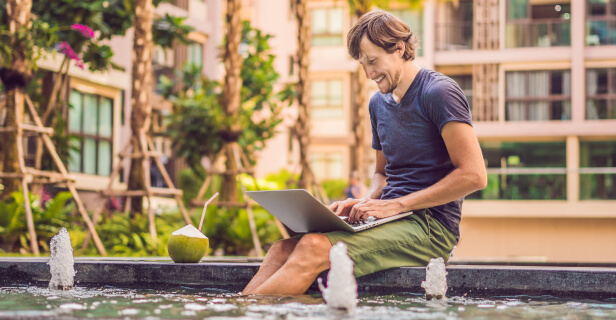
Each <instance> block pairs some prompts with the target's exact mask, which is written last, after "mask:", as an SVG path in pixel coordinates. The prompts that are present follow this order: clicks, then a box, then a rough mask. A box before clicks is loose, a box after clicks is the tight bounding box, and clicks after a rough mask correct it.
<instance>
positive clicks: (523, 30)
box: [505, 19, 571, 48]
mask: <svg viewBox="0 0 616 320" xmlns="http://www.w3.org/2000/svg"><path fill="white" fill-rule="evenodd" d="M505 30H506V31H505V32H506V36H505V38H506V42H505V43H506V47H507V48H522V47H558V46H570V45H571V22H570V21H569V20H562V19H542V20H538V21H535V20H533V21H530V22H529V21H527V20H522V21H510V22H508V23H507V26H506V29H505Z"/></svg>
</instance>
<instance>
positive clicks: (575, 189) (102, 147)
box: [42, 0, 616, 262]
mask: <svg viewBox="0 0 616 320" xmlns="http://www.w3.org/2000/svg"><path fill="white" fill-rule="evenodd" d="M292 3H293V1H289V0H267V1H260V0H245V1H244V11H243V12H242V15H243V18H245V19H250V20H251V21H252V24H253V26H254V27H256V28H260V29H262V30H263V31H264V32H266V33H269V34H272V35H274V38H272V39H271V40H270V43H271V45H272V47H273V54H274V55H276V57H277V58H276V61H275V67H276V69H277V70H278V72H279V73H280V74H281V78H280V83H281V85H282V84H285V83H292V82H295V81H297V66H296V64H295V54H296V50H297V26H296V22H295V16H294V12H293V8H292ZM309 7H310V15H311V30H312V34H311V36H312V40H311V41H312V48H311V53H310V60H311V63H310V77H311V81H312V88H311V91H310V94H311V100H312V110H311V121H312V131H311V132H312V133H311V141H312V144H311V147H310V156H311V159H310V160H311V163H312V166H313V170H314V172H315V174H316V177H317V179H319V180H321V181H323V180H328V179H347V178H348V177H349V174H350V163H351V161H352V146H353V144H354V137H353V129H354V128H353V127H352V126H353V125H352V123H353V121H352V120H353V119H352V118H351V110H352V107H353V103H355V102H354V101H355V100H354V99H353V92H354V87H355V86H356V85H357V80H356V78H357V74H356V72H357V70H358V69H357V68H358V64H357V62H355V61H353V59H351V58H350V57H349V55H348V54H347V49H346V34H347V32H348V30H349V28H350V27H351V26H352V24H353V23H354V21H355V20H356V18H355V17H353V16H352V15H351V11H350V10H349V7H348V2H347V1H339V0H310V1H309ZM224 10H225V5H224V1H222V0H175V1H173V2H172V3H162V4H161V5H160V6H159V8H158V9H157V11H156V12H157V14H158V15H164V13H167V12H168V13H170V14H173V15H176V16H184V17H187V23H188V24H190V25H192V26H193V27H195V31H194V32H193V33H192V34H191V36H190V38H191V40H192V41H193V42H192V43H191V44H189V45H177V46H175V48H174V49H173V50H167V51H166V52H165V51H163V50H162V49H157V50H156V52H155V54H154V57H153V58H154V72H155V78H157V77H158V76H159V75H162V74H170V73H172V72H174V70H175V69H179V68H181V66H182V65H184V63H186V62H187V61H190V62H192V63H194V64H197V65H201V66H202V70H203V73H204V74H205V75H207V76H208V77H209V78H212V79H220V78H221V76H222V73H223V72H224V70H223V68H222V67H221V64H220V61H219V59H218V50H219V48H220V44H221V42H222V39H223V36H224V32H223V31H224V21H223V13H224ZM390 11H391V12H392V13H393V14H394V15H397V16H398V17H400V18H401V19H402V20H403V21H405V22H406V23H407V24H409V26H410V27H411V29H412V30H413V31H414V32H415V33H416V34H417V36H418V37H419V39H420V45H421V48H420V50H419V52H418V56H417V59H416V62H417V63H418V64H419V65H420V66H422V67H424V68H428V69H433V70H436V71H438V72H441V73H443V74H445V75H448V76H450V77H452V78H453V79H454V80H455V81H456V82H457V83H458V84H459V85H460V86H461V87H462V89H463V90H464V92H465V94H466V96H467V98H468V100H469V103H470V104H471V109H472V113H473V119H474V129H475V132H476V133H477V136H478V139H479V142H480V144H481V147H482V151H483V153H484V158H485V161H486V166H487V168H488V187H487V188H486V189H485V190H482V191H479V192H476V193H474V194H472V195H469V196H468V197H467V200H466V201H465V203H464V207H463V217H464V218H463V221H462V225H461V231H462V238H461V240H460V243H459V246H458V248H457V251H456V256H457V257H458V259H487V258H493V259H495V260H532V261H546V260H547V261H586V262H616V247H614V246H613V245H612V243H616V232H615V231H616V209H614V207H615V205H616V1H615V0H575V1H574V0H475V1H465V0H459V1H454V2H447V1H437V0H427V1H425V2H424V3H423V5H422V6H421V7H417V8H408V7H406V6H405V5H404V1H399V2H395V1H391V2H390ZM111 45H112V47H113V49H114V52H115V56H114V62H115V63H117V64H118V65H120V66H122V67H124V68H125V70H126V71H123V72H122V71H112V72H108V73H102V74H90V73H88V72H85V71H82V70H79V69H76V68H71V76H72V78H71V82H70V86H71V91H70V93H69V94H70V95H69V97H70V101H71V103H72V104H73V105H75V106H78V107H77V108H73V109H71V111H68V110H67V119H68V120H69V121H68V130H69V131H70V133H73V134H78V135H81V136H82V137H83V139H82V140H81V141H82V142H81V144H80V145H79V146H76V147H78V148H77V149H76V150H79V151H73V155H72V157H71V159H72V160H71V163H70V164H69V169H70V171H71V173H72V174H74V175H75V176H76V177H77V183H78V187H79V188H80V189H81V190H83V191H98V190H100V189H101V188H102V187H103V186H106V185H107V183H108V179H109V173H110V171H111V166H112V165H113V164H114V163H116V162H117V157H116V156H115V155H117V153H118V152H120V151H121V148H122V147H123V146H124V145H125V144H126V142H127V140H128V138H129V137H130V127H129V125H128V123H127V120H126V119H128V118H129V115H130V96H131V94H130V90H131V89H130V87H131V77H130V70H131V54H132V36H131V33H130V32H129V33H128V34H127V35H126V36H125V37H117V38H115V39H113V40H112V41H111ZM42 64H43V65H42V67H43V68H48V69H50V70H56V69H57V66H58V65H59V61H55V60H53V59H51V58H50V59H49V60H47V61H45V62H43V63H42ZM153 91H154V92H155V91H156V86H155V87H154V88H153ZM368 91H369V93H370V95H371V94H372V93H374V92H376V86H374V84H372V83H370V84H369V90H368ZM366 101H368V100H366ZM363 107H364V108H366V109H367V105H366V106H363ZM170 108H171V106H170V105H169V104H168V103H166V102H165V101H163V100H162V99H160V98H154V99H153V109H154V110H153V121H152V131H153V134H154V136H155V141H156V146H157V148H158V149H159V150H158V151H160V152H162V153H163V154H165V155H166V157H167V159H166V160H167V167H168V170H169V171H170V172H171V173H172V176H177V173H178V172H179V170H181V169H182V168H183V165H182V161H181V160H178V159H176V158H175V157H174V154H173V152H172V148H171V145H172V141H170V140H169V139H168V138H166V137H165V136H164V134H163V133H164V116H165V115H166V114H168V113H169V112H170ZM88 113H89V114H90V116H88ZM366 114H367V112H366ZM295 118H296V111H295V110H294V108H288V109H286V110H285V121H284V123H283V124H282V125H281V126H280V129H279V133H278V134H277V135H276V136H275V137H274V138H272V139H271V140H269V141H268V143H267V147H266V149H265V150H263V151H262V152H260V153H259V160H258V163H257V167H256V173H257V176H259V177H263V176H265V175H267V174H269V173H274V172H278V171H280V170H281V169H288V170H290V171H294V172H298V170H299V166H298V157H299V152H298V150H297V149H298V148H297V145H296V142H294V141H293V139H291V138H290V132H291V130H292V127H293V125H294V122H295ZM364 128H365V130H366V131H365V132H366V134H365V136H366V139H365V140H366V141H364V144H365V147H366V148H365V149H366V154H365V157H364V158H365V159H366V160H365V163H363V166H362V167H363V168H364V170H366V173H369V175H368V176H370V174H371V172H372V170H373V168H374V156H375V152H374V150H372V149H371V148H370V140H371V131H370V128H369V121H368V119H365V121H364ZM125 166H128V162H126V164H125ZM152 175H153V177H154V176H155V175H156V173H152ZM152 181H153V184H155V183H162V179H161V180H158V179H155V178H153V179H152ZM114 183H115V185H116V186H117V187H123V184H122V183H123V180H122V179H119V180H118V181H116V182H114ZM160 186H162V187H164V184H163V185H160ZM92 194H94V193H92ZM93 199H94V198H93Z"/></svg>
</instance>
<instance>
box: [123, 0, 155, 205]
mask: <svg viewBox="0 0 616 320" xmlns="http://www.w3.org/2000/svg"><path fill="white" fill-rule="evenodd" d="M133 6H134V10H135V18H134V23H133V26H134V38H133V71H132V76H133V85H132V97H131V105H132V111H131V115H130V126H131V132H132V137H131V139H133V148H134V151H133V153H139V154H141V157H140V158H132V160H131V165H130V168H131V169H130V173H129V176H128V188H127V189H128V190H147V186H149V183H146V179H149V176H147V175H146V171H145V169H147V168H148V167H149V157H147V156H146V154H145V151H146V150H147V136H146V134H147V132H148V130H149V128H150V121H151V115H152V106H151V105H150V91H151V88H152V49H153V47H154V42H153V40H152V20H153V17H154V5H153V4H152V0H134V2H133ZM147 172H149V170H147ZM142 205H143V197H133V198H132V199H131V211H132V212H142V210H143V207H142Z"/></svg>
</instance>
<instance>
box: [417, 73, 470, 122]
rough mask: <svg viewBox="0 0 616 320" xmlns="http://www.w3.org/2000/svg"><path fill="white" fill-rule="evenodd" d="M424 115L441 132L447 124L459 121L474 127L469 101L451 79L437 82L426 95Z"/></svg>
mask: <svg viewBox="0 0 616 320" xmlns="http://www.w3.org/2000/svg"><path fill="white" fill-rule="evenodd" d="M422 105H423V108H424V110H423V111H424V114H425V115H426V116H427V117H428V119H430V121H431V122H432V123H433V124H434V125H435V126H436V127H437V128H438V131H439V132H441V131H442V130H443V127H444V126H445V124H447V123H448V122H451V121H458V122H463V123H468V124H469V125H471V126H472V125H473V121H472V116H471V111H470V107H469V105H468V101H467V100H466V97H465V96H464V93H463V92H462V89H460V87H459V86H458V84H457V83H455V82H454V81H453V80H451V79H443V80H439V81H437V82H435V83H434V84H433V85H432V86H430V88H428V90H427V91H426V94H425V95H424V103H423V104H422Z"/></svg>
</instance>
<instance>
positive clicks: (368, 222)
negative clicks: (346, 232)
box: [340, 216, 376, 227]
mask: <svg viewBox="0 0 616 320" xmlns="http://www.w3.org/2000/svg"><path fill="white" fill-rule="evenodd" d="M340 219H342V220H343V221H344V222H346V223H347V224H348V225H350V226H351V227H361V226H363V225H367V224H370V223H371V222H374V221H376V218H375V217H373V216H369V217H368V218H366V222H363V221H361V220H360V221H357V222H349V221H348V217H340Z"/></svg>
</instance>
